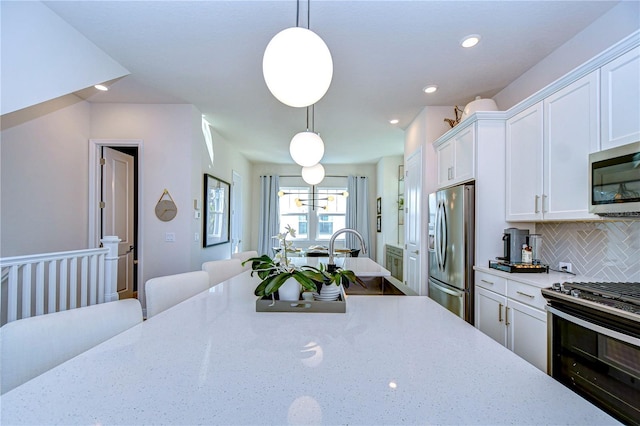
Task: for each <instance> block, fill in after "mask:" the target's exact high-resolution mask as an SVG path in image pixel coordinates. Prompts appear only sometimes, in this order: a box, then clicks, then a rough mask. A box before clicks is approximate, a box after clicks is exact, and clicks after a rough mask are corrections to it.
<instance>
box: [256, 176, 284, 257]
mask: <svg viewBox="0 0 640 426" xmlns="http://www.w3.org/2000/svg"><path fill="white" fill-rule="evenodd" d="M279 190H280V178H279V177H278V176H260V226H259V228H258V229H259V231H258V232H259V234H258V255H260V256H261V255H263V254H266V255H269V256H273V252H272V251H273V243H274V241H273V238H271V237H273V236H274V235H278V232H280V215H279V213H280V207H279V202H278V191H279Z"/></svg>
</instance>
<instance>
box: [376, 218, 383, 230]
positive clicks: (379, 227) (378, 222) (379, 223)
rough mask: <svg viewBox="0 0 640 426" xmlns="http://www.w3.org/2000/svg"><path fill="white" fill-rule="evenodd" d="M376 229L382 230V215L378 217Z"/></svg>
mask: <svg viewBox="0 0 640 426" xmlns="http://www.w3.org/2000/svg"><path fill="white" fill-rule="evenodd" d="M376 231H377V232H382V218H381V217H380V216H377V217H376Z"/></svg>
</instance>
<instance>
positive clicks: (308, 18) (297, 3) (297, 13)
mask: <svg viewBox="0 0 640 426" xmlns="http://www.w3.org/2000/svg"><path fill="white" fill-rule="evenodd" d="M299 26H300V0H297V1H296V27H299ZM310 28H311V0H307V29H310Z"/></svg>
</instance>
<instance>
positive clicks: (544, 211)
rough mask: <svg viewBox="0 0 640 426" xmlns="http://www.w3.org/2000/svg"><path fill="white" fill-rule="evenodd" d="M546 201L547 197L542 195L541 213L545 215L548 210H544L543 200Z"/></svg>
mask: <svg viewBox="0 0 640 426" xmlns="http://www.w3.org/2000/svg"><path fill="white" fill-rule="evenodd" d="M546 199H547V196H546V195H545V194H542V213H546V212H547V211H548V210H549V209H546V208H545V207H544V206H545V204H546V203H545V200H546Z"/></svg>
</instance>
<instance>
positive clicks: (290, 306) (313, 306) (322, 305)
mask: <svg viewBox="0 0 640 426" xmlns="http://www.w3.org/2000/svg"><path fill="white" fill-rule="evenodd" d="M256 312H310V313H336V314H344V313H345V312H347V300H346V297H345V294H344V289H341V292H340V295H339V296H338V300H335V301H331V302H326V301H321V300H299V301H297V302H291V301H283V300H278V298H277V296H276V299H275V300H274V299H272V298H271V296H265V297H262V298H258V299H257V300H256Z"/></svg>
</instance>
